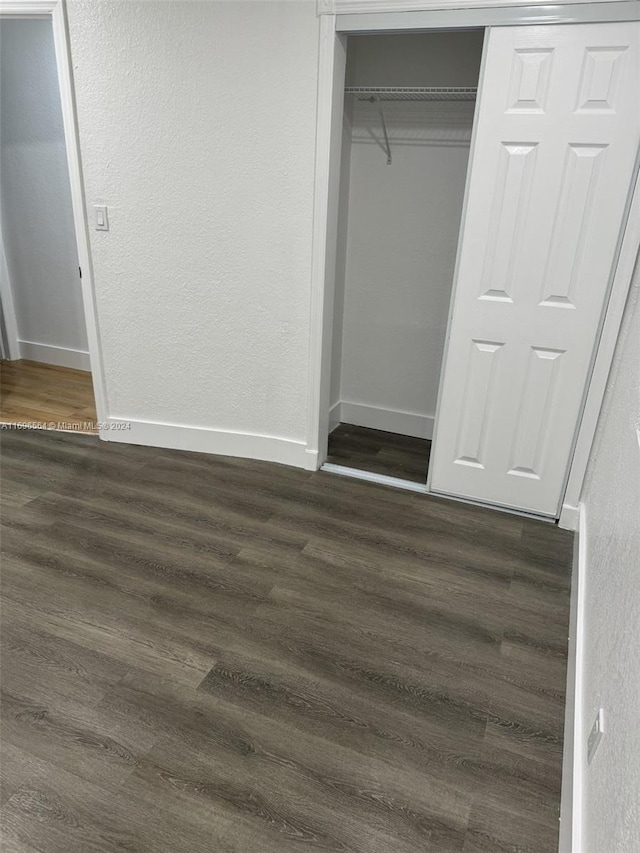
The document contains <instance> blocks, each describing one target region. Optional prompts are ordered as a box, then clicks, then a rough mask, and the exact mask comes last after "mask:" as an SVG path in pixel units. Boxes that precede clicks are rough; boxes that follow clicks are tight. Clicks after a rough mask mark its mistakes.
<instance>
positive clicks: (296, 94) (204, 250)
mask: <svg viewBox="0 0 640 853" xmlns="http://www.w3.org/2000/svg"><path fill="white" fill-rule="evenodd" d="M68 8H69V27H70V38H71V52H72V58H73V65H74V75H75V85H76V95H77V109H78V121H79V132H80V144H81V149H82V159H83V167H84V177H85V184H86V193H87V199H88V203H89V204H93V203H96V202H98V201H100V202H103V203H105V204H107V205H108V206H109V215H110V226H111V230H110V231H109V232H96V231H92V232H91V249H92V254H93V260H94V268H95V289H96V298H97V313H98V319H99V327H100V335H101V338H102V346H103V352H104V364H105V374H106V391H107V400H108V410H109V414H110V415H111V416H114V417H121V418H124V419H126V420H132V421H140V422H153V423H155V424H160V425H162V424H173V425H177V429H176V430H172V431H171V432H170V433H169V432H166V435H171V436H179V435H180V429H179V428H180V427H184V428H185V429H186V430H188V429H190V428H200V429H202V430H204V431H206V435H205V434H204V433H203V438H202V442H203V443H201V444H200V445H199V446H200V448H201V449H209V450H211V451H212V452H216V451H219V450H220V449H221V445H220V443H219V441H218V439H220V440H221V438H220V437H221V436H222V434H225V435H226V434H228V433H233V434H236V433H248V434H254V433H257V434H261V435H263V436H267V437H275V438H277V439H283V440H285V441H286V440H289V441H292V442H294V444H296V447H298V449H300V448H301V452H302V453H304V446H305V444H306V422H307V394H308V369H309V359H308V350H309V322H310V317H309V306H310V280H311V238H312V225H313V180H314V157H315V120H316V90H317V63H318V33H319V24H318V19H317V17H316V14H315V3H314V2H313V0H295V2H287V0H285V2H241V0H239V2H233V3H229V2H181V0H177V2H146V0H143V2H135V0H131V2H126V3H114V2H110V0H70V2H69V4H68ZM168 429H169V427H167V430H168ZM133 438H134V439H135V435H133ZM209 439H210V440H209ZM171 441H172V442H173V443H174V444H178V445H180V444H181V439H179V438H177V439H176V440H175V441H174V440H173V438H172V439H171ZM207 442H208V443H207ZM236 452H242V448H239V449H238V450H237V451H236ZM256 455H260V451H259V450H258V451H257V452H256ZM267 455H268V454H267Z"/></svg>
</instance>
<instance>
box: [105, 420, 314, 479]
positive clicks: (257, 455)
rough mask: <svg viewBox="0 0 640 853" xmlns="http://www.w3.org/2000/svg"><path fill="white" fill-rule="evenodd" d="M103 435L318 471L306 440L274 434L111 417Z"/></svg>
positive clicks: (145, 443) (123, 440)
mask: <svg viewBox="0 0 640 853" xmlns="http://www.w3.org/2000/svg"><path fill="white" fill-rule="evenodd" d="M100 438H102V439H105V440H106V441H118V442H121V443H123V444H142V445H145V446H148V447H166V448H169V449H171V450H191V451H195V452H197V453H214V454H218V455H220V456H239V457H242V458H244V459H261V460H263V461H266V462H279V463H280V464H281V465H292V466H294V467H296V468H304V469H306V470H307V471H315V470H316V469H317V467H318V453H317V451H310V450H307V446H306V444H305V443H304V442H303V441H292V440H291V439H287V438H276V437H275V436H271V435H255V434H253V433H242V432H225V431H223V430H216V429H208V428H206V427H192V426H185V425H183V424H166V423H157V422H150V421H138V420H129V419H127V418H109V421H108V424H107V428H102V429H101V430H100Z"/></svg>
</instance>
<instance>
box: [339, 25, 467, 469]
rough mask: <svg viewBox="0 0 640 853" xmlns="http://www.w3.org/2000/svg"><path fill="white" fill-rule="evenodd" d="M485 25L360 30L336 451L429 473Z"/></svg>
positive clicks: (353, 46)
mask: <svg viewBox="0 0 640 853" xmlns="http://www.w3.org/2000/svg"><path fill="white" fill-rule="evenodd" d="M483 40H484V30H483V29H475V30H457V31H441V32H437V31H433V32H423V33H400V34H380V35H378V34H368V35H354V36H349V37H348V39H347V44H346V54H347V57H346V73H345V93H344V112H343V125H342V150H341V169H340V182H339V201H338V222H337V251H336V276H335V294H334V307H333V345H332V353H331V392H330V408H329V415H328V421H329V436H328V455H327V463H328V464H329V466H331V468H332V469H335V466H340V467H342V468H347V469H355V470H357V471H360V472H362V471H365V472H368V473H369V474H373V475H379V476H382V477H392V478H395V479H396V480H400V481H407V482H410V483H414V484H415V483H420V484H423V485H425V484H426V480H427V472H428V466H429V458H430V452H431V441H432V438H433V429H434V422H435V414H436V407H437V402H438V392H439V386H440V376H441V367H442V359H443V352H444V345H445V337H446V332H447V325H448V320H449V309H450V302H451V294H452V285H453V279H454V268H455V263H456V253H457V246H458V234H459V229H460V222H461V217H462V209H463V201H464V194H465V182H466V173H467V165H468V161H469V152H470V145H471V135H472V129H473V121H474V111H475V99H476V93H477V87H478V81H479V76H480V64H481V57H482V49H483Z"/></svg>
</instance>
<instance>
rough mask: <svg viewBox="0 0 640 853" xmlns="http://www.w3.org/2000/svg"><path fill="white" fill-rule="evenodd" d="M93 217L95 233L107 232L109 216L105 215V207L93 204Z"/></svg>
mask: <svg viewBox="0 0 640 853" xmlns="http://www.w3.org/2000/svg"><path fill="white" fill-rule="evenodd" d="M93 215H94V217H95V229H96V231H108V230H109V215H108V213H107V206H106V205H104V204H94V205H93Z"/></svg>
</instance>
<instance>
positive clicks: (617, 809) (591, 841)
mask: <svg viewBox="0 0 640 853" xmlns="http://www.w3.org/2000/svg"><path fill="white" fill-rule="evenodd" d="M639 430H640V266H639V265H637V266H636V271H635V275H634V283H633V286H632V288H631V293H630V296H629V300H628V303H627V306H626V309H625V315H624V319H623V327H622V332H621V335H620V339H619V341H618V345H617V348H616V353H615V358H614V364H613V368H612V372H611V375H610V377H609V383H608V387H607V393H606V397H605V402H604V406H603V410H602V412H601V414H600V419H599V423H598V431H597V435H596V440H595V443H594V447H593V450H592V454H591V461H590V465H589V470H588V472H587V480H586V485H585V488H584V491H583V495H582V501H583V502H584V504H585V509H586V522H587V565H588V568H587V574H586V578H585V579H584V582H585V595H586V599H585V601H586V608H585V621H584V695H583V706H582V709H583V723H584V731H583V732H582V736H581V742H582V744H586V741H587V737H588V732H589V729H590V728H591V725H592V723H593V720H594V718H595V714H596V711H597V709H598V708H600V707H603V708H604V711H605V731H606V734H605V737H604V739H603V741H602V743H601V744H600V747H599V749H598V752H597V753H596V755H595V757H594V760H593V762H592V764H591V766H587V765H586V762H585V764H584V766H583V768H582V770H583V773H582V777H583V803H582V816H583V849H582V850H581V853H605V851H606V853H631V851H636V850H640V737H639V733H640V665H639V661H640V445H639V435H640V433H639V432H638V431H639Z"/></svg>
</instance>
